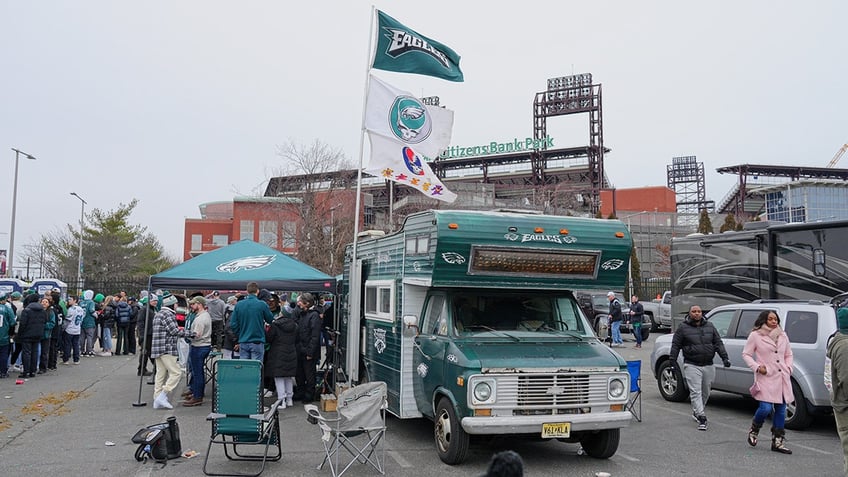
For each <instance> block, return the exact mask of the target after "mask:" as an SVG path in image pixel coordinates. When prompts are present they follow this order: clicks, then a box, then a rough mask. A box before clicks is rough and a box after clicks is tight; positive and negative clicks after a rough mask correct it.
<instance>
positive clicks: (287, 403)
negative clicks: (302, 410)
mask: <svg viewBox="0 0 848 477" xmlns="http://www.w3.org/2000/svg"><path fill="white" fill-rule="evenodd" d="M286 406H288V407H292V406H294V401H292V398H290V397H287V398H286Z"/></svg>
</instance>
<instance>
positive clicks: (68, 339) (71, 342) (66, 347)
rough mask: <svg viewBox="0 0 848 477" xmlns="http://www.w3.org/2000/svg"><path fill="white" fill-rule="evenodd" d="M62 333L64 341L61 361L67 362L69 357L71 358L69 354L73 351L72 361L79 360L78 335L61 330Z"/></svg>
mask: <svg viewBox="0 0 848 477" xmlns="http://www.w3.org/2000/svg"><path fill="white" fill-rule="evenodd" d="M62 334H63V335H64V336H65V339H64V341H63V342H62V346H63V348H62V353H63V357H62V362H63V363H67V362H68V360H69V359H71V354H72V353H73V358H74V363H77V362H79V360H80V335H70V334H68V333H67V332H66V331H63V332H62Z"/></svg>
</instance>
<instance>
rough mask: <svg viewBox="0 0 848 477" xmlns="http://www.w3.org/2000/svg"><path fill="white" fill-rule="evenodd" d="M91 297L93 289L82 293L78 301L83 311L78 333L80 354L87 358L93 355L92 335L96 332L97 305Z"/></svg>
mask: <svg viewBox="0 0 848 477" xmlns="http://www.w3.org/2000/svg"><path fill="white" fill-rule="evenodd" d="M93 298H94V291H92V290H86V291H84V292H83V293H82V300H80V302H79V306H80V308H82V311H84V312H85V315H84V316H83V318H82V324H81V326H82V332H81V335H80V341H81V342H82V343H81V345H82V355H83V356H85V357H89V358H90V357H93V356H94V337H95V335H96V334H97V317H96V316H95V310H96V309H97V307H96V305H95V304H94V300H93Z"/></svg>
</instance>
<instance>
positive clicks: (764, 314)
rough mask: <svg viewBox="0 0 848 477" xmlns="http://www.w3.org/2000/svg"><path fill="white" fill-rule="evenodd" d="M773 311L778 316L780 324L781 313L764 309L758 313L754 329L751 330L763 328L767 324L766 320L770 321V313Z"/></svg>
mask: <svg viewBox="0 0 848 477" xmlns="http://www.w3.org/2000/svg"><path fill="white" fill-rule="evenodd" d="M772 313H774V316H776V317H777V324H778V325H780V315H778V314H777V312H776V311H772V310H763V311H761V312H760V314H759V315H757V321H755V322H754V329H753V330H751V331H756V330H758V329H760V328H762V327H763V325H765V324H766V322H767V321H768V317H769V315H771V314H772Z"/></svg>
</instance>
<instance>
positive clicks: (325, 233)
mask: <svg viewBox="0 0 848 477" xmlns="http://www.w3.org/2000/svg"><path fill="white" fill-rule="evenodd" d="M277 155H278V156H279V157H280V159H281V165H280V167H279V169H278V170H277V174H276V175H277V176H279V177H286V178H288V180H289V184H288V186H287V187H286V190H287V192H286V193H284V194H282V195H286V196H289V197H290V198H291V199H292V200H289V201H287V202H286V203H285V205H282V207H284V208H285V209H286V211H287V212H288V213H289V214H291V215H294V216H295V217H296V218H297V220H296V224H295V225H296V230H291V228H289V230H286V226H283V227H282V229H281V230H282V231H281V235H282V242H283V243H286V242H288V243H295V244H296V249H297V253H296V256H297V258H298V260H300V261H302V262H305V263H307V264H309V265H311V266H313V267H315V268H318V269H320V270H323V271H325V272H327V273H329V274H336V273H338V272H339V271H340V270H341V265H342V260H343V258H344V244H345V243H347V242H348V241H350V239H352V236H353V232H352V231H353V223H354V222H353V220H354V215H355V213H354V211H353V208H354V207H353V204H350V203H349V202H350V198H351V197H352V195H351V194H350V191H344V190H340V189H339V188H338V187H337V184H334V183H333V180H332V177H331V176H332V173H335V172H337V171H342V170H350V169H352V168H353V164H352V163H351V162H350V161H349V160H348V159H347V157H345V155H344V153H343V152H342V151H341V150H340V149H336V148H334V147H332V146H330V145H328V144H326V143H324V142H322V141H321V140H319V139H316V140H314V141H313V142H312V144H310V145H308V146H305V145H302V144H298V143H295V142H293V141H291V140H290V141H288V142H286V143H284V144H282V145H278V146H277ZM292 235H293V236H292Z"/></svg>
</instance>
